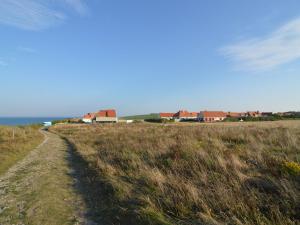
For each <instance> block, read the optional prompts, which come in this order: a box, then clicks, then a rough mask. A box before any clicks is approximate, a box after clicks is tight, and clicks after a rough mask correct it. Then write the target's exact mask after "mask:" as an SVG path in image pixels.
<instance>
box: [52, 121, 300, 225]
mask: <svg viewBox="0 0 300 225" xmlns="http://www.w3.org/2000/svg"><path fill="white" fill-rule="evenodd" d="M52 131H54V132H57V133H60V134H61V135H63V136H64V137H66V138H67V139H68V140H69V141H70V142H71V143H72V144H73V145H74V147H75V148H76V151H77V154H79V155H80V156H81V157H82V158H83V159H84V161H85V162H86V165H87V167H88V168H87V170H88V171H89V172H90V173H89V174H87V176H88V177H89V180H90V185H94V186H95V191H94V192H93V193H90V194H91V195H93V196H92V198H93V199H94V203H95V205H96V206H95V207H96V209H97V210H98V211H99V214H102V215H106V218H109V220H108V221H110V223H111V224H249V225H250V224H299V223H300V221H299V219H300V207H299V206H300V196H299V193H300V185H299V184H300V177H299V176H300V169H299V166H300V164H299V162H300V154H299V153H300V122H296V121H293V122H267V123H251V124H248V123H245V124H240V123H236V124H230V123H228V124H215V125H199V126H198V125H190V124H184V125H157V124H127V125H126V124H122V125H121V124H116V125H101V126H99V125H96V126H85V125H81V126H56V127H54V128H52ZM95 183H97V185H95Z"/></svg>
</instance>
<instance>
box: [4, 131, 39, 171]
mask: <svg viewBox="0 0 300 225" xmlns="http://www.w3.org/2000/svg"><path fill="white" fill-rule="evenodd" d="M38 129H39V127H37V126H25V127H5V126H0V162H1V163H0V175H1V174H3V173H4V172H5V171H7V169H8V168H9V167H11V166H12V165H14V164H15V163H16V162H17V161H19V160H20V159H22V158H23V157H24V156H26V155H27V154H28V152H29V151H30V150H32V149H33V148H35V147H36V146H38V145H39V144H40V143H41V142H42V140H43V135H42V134H41V133H40V132H39V131H38Z"/></svg>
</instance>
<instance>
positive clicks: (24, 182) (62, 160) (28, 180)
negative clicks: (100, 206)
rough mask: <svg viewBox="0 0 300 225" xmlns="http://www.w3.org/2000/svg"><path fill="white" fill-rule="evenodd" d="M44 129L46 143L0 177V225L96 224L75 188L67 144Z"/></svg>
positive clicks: (74, 176) (74, 177) (70, 156)
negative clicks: (87, 216) (89, 216)
mask: <svg viewBox="0 0 300 225" xmlns="http://www.w3.org/2000/svg"><path fill="white" fill-rule="evenodd" d="M41 132H42V133H43V134H44V135H45V140H44V142H43V143H42V144H41V145H39V146H38V147H37V148H36V149H34V150H33V151H31V152H30V153H29V154H28V155H27V156H26V157H25V158H24V159H23V160H22V161H20V162H18V163H17V164H15V165H14V166H13V167H11V168H10V169H9V171H8V172H7V173H6V174H5V175H4V176H2V177H0V225H12V224H16V225H17V224H18V225H23V224H24V225H27V224H28V225H29V224H30V225H35V224H37V225H41V224H43V225H64V224H94V223H93V222H92V221H88V220H87V219H86V211H87V210H86V206H85V203H84V200H83V199H82V196H81V195H80V194H78V193H77V191H76V186H78V184H77V182H78V179H76V174H74V173H76V172H75V171H74V170H73V169H72V168H70V166H69V163H68V162H69V161H70V160H72V155H71V153H70V149H69V146H68V144H67V143H66V142H65V141H64V140H63V139H61V138H60V137H59V136H57V135H55V134H52V133H49V132H46V131H41Z"/></svg>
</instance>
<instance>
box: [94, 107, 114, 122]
mask: <svg viewBox="0 0 300 225" xmlns="http://www.w3.org/2000/svg"><path fill="white" fill-rule="evenodd" d="M96 122H97V123H117V122H118V118H117V113H116V110H114V109H106V110H100V111H99V112H97V113H96Z"/></svg>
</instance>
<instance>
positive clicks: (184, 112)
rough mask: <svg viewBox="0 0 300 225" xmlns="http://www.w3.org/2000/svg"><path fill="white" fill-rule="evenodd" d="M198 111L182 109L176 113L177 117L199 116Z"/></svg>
mask: <svg viewBox="0 0 300 225" xmlns="http://www.w3.org/2000/svg"><path fill="white" fill-rule="evenodd" d="M197 115H198V113H197V112H188V111H187V110H180V111H178V112H177V113H175V115H174V116H175V117H177V118H186V117H197Z"/></svg>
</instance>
